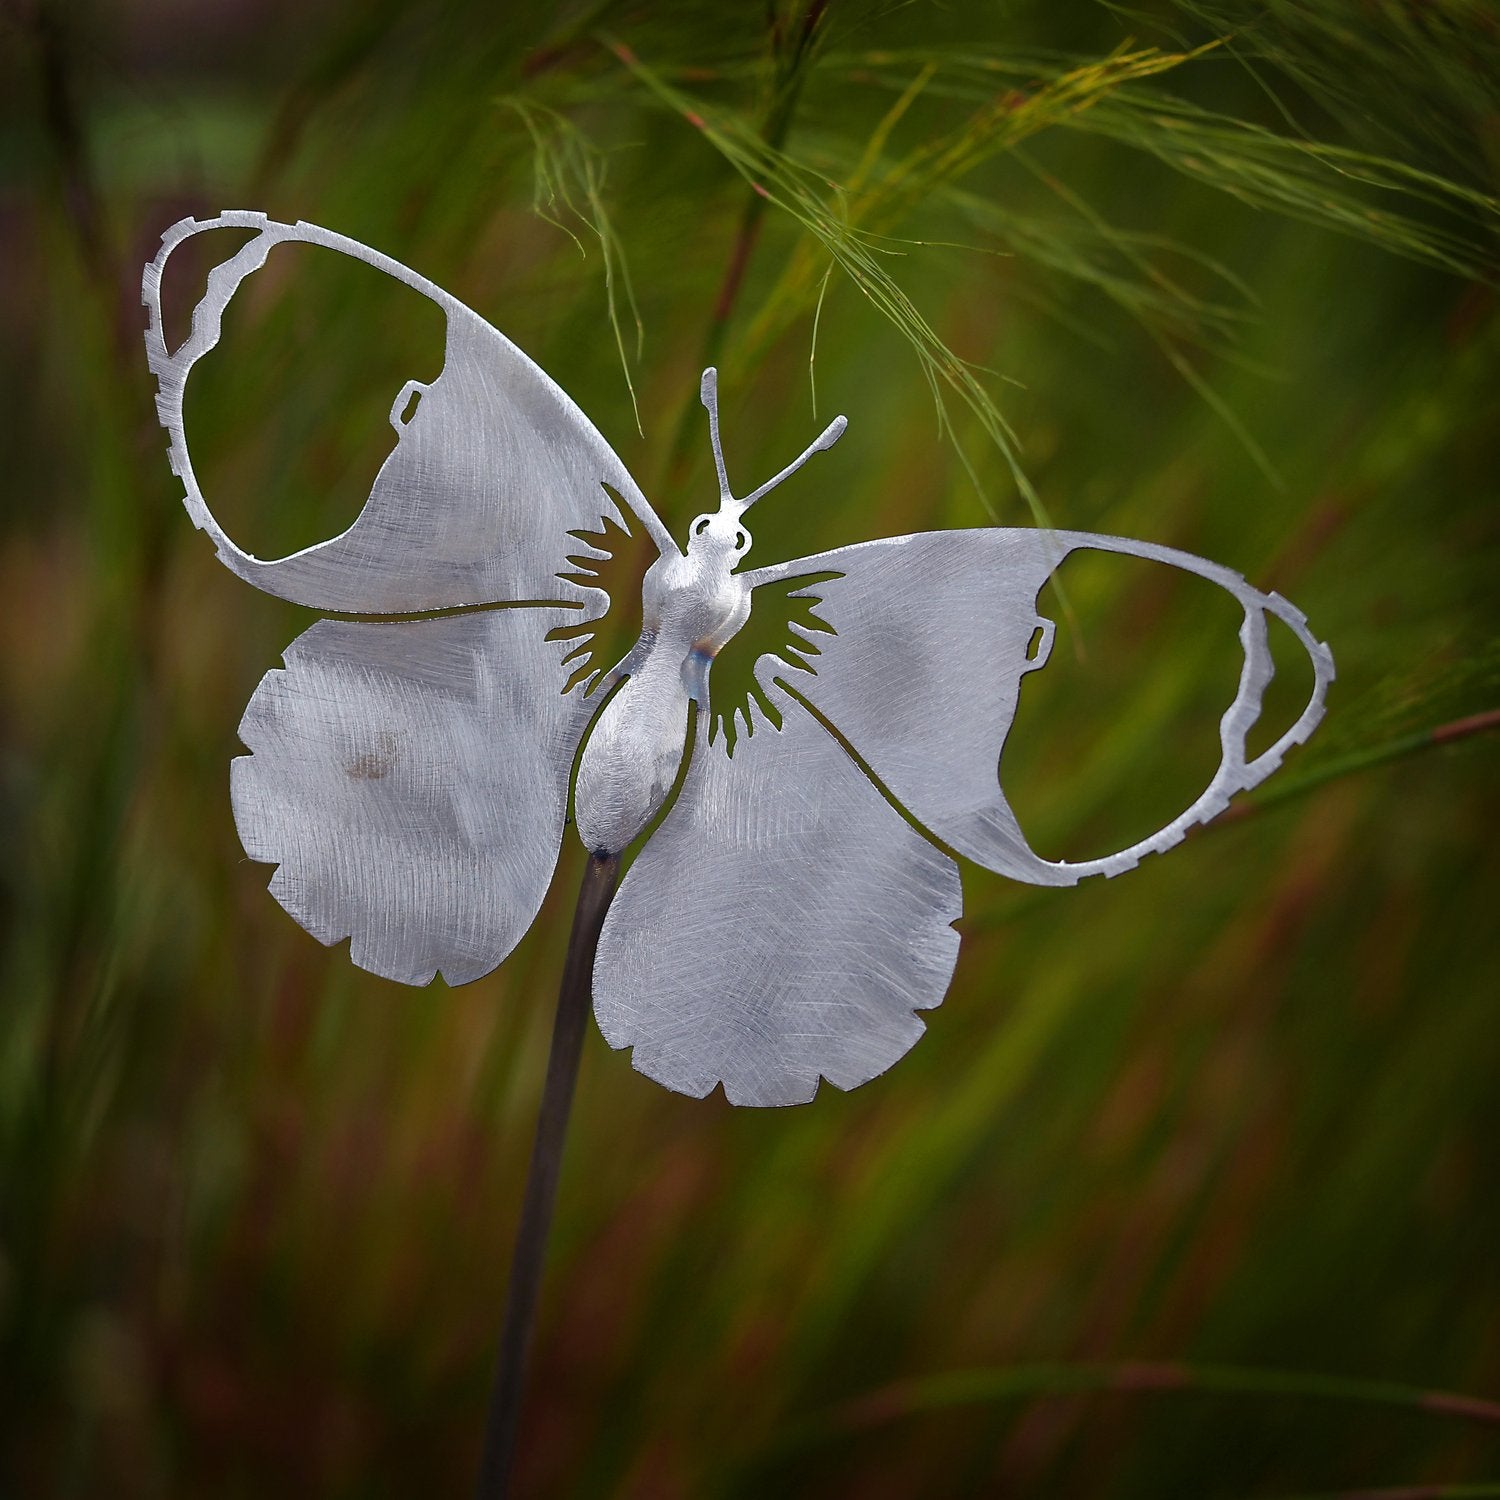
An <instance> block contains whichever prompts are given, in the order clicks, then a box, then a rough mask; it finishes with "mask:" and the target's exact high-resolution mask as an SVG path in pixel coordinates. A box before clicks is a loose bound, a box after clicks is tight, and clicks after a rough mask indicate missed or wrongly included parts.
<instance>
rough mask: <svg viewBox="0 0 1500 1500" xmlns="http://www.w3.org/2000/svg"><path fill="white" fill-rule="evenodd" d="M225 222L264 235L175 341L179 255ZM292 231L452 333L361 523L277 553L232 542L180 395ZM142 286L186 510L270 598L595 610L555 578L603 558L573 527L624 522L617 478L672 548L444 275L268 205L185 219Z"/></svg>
mask: <svg viewBox="0 0 1500 1500" xmlns="http://www.w3.org/2000/svg"><path fill="white" fill-rule="evenodd" d="M225 228H227V229H253V230H255V231H256V235H255V238H254V239H252V240H250V241H249V242H248V243H247V244H246V245H244V246H243V248H241V249H240V250H238V251H236V252H235V253H234V254H233V255H232V256H230V257H229V258H228V259H227V260H225V261H224V262H222V263H221V264H220V265H218V266H216V267H215V268H214V269H213V270H212V271H211V272H210V273H209V276H208V284H207V288H206V290H205V292H204V295H203V297H202V299H201V301H199V303H198V304H197V306H196V307H195V308H194V309H193V318H192V332H191V333H190V334H189V335H188V337H187V338H186V339H185V340H184V341H183V342H182V344H180V345H179V346H178V347H177V348H176V349H175V350H168V348H167V346H166V341H165V337H164V334H163V329H162V316H161V278H162V273H163V271H164V269H165V268H166V264H167V261H168V258H169V257H170V256H171V254H172V252H173V251H174V250H175V249H176V248H177V247H178V246H179V245H180V244H182V242H183V241H184V240H186V239H189V238H190V237H192V236H193V235H197V234H202V233H204V232H205V231H207V230H212V229H225ZM288 243H301V244H308V245H320V246H322V247H324V248H325V249H328V250H333V251H337V252H338V253H340V254H342V255H347V256H350V257H352V258H353V259H355V260H359V261H363V262H364V263H365V264H366V265H369V266H373V267H374V268H375V269H376V270H378V271H383V272H385V273H386V274H387V275H389V276H392V277H394V278H395V279H396V280H397V281H400V282H403V283H405V285H407V286H409V287H411V288H412V289H413V290H414V291H416V292H419V293H421V294H422V295H423V296H425V297H428V298H430V299H431V300H432V301H433V302H435V303H436V304H437V305H438V307H440V308H441V309H442V311H443V314H444V317H445V320H446V324H447V338H446V349H445V358H444V364H443V369H442V373H441V374H440V375H439V376H438V377H437V379H436V380H434V381H433V382H432V383H431V384H430V385H422V384H421V383H420V382H418V381H408V382H407V383H406V384H405V385H404V386H402V387H401V389H400V391H399V392H397V393H396V397H395V400H394V401H393V402H392V405H391V425H392V427H393V428H394V429H395V431H396V434H397V442H396V447H395V449H394V450H393V451H392V453H391V454H390V456H389V457H388V458H387V459H386V461H385V463H384V465H383V466H382V467H381V470H380V473H379V474H378V475H377V476H376V479H375V483H374V487H373V488H372V490H371V492H370V498H369V500H368V501H367V502H366V503H365V507H364V509H363V510H362V511H361V513H360V514H359V516H358V517H357V518H356V519H355V521H354V524H353V525H352V526H350V527H349V529H348V530H347V531H345V532H343V533H342V534H341V535H339V536H336V537H333V538H331V539H330V540H328V541H326V542H319V543H318V544H317V545H315V546H312V547H307V548H304V549H303V550H302V551H300V552H294V553H293V554H292V555H291V556H289V557H284V558H280V559H276V560H266V559H262V558H258V557H253V556H252V555H251V554H250V553H248V552H246V551H244V550H243V549H242V548H240V547H239V546H237V545H236V544H235V542H234V541H233V540H232V539H231V538H230V537H229V536H228V535H227V534H226V533H225V532H224V530H223V528H222V527H221V526H220V525H219V523H218V521H217V520H215V519H214V516H213V513H212V511H211V510H210V509H209V506H208V502H207V501H206V499H205V498H204V496H203V493H202V490H201V489H200V488H199V485H198V478H197V475H196V474H195V473H194V470H193V462H192V458H191V455H190V453H189V450H188V440H187V433H186V429H185V427H184V423H183V400H184V396H185V393H186V390H187V382H188V377H189V375H190V374H191V372H192V369H193V366H194V365H195V364H196V363H197V362H198V360H199V359H201V358H202V357H203V356H204V355H205V354H207V353H208V352H209V350H211V349H212V348H213V347H214V346H215V345H216V344H217V343H218V342H219V335H220V331H221V325H222V321H223V316H224V310H225V308H226V307H228V305H229V302H230V299H231V298H232V297H233V296H234V294H235V293H236V292H237V291H238V290H239V288H240V286H241V285H242V284H243V283H244V281H245V280H246V278H247V277H249V276H250V275H252V274H253V273H254V272H255V271H257V270H259V269H260V268H261V267H262V266H264V265H265V262H266V257H267V256H268V255H269V254H270V253H271V251H272V250H273V249H274V248H275V247H276V246H277V245H280V244H288ZM141 297H142V301H143V302H144V303H145V305H146V309H147V331H146V351H147V359H148V362H149V363H150V366H151V372H152V374H154V375H155V376H156V378H157V387H158V395H157V401H156V410H157V416H158V418H159V420H160V421H161V424H162V426H163V427H165V428H166V430H167V435H168V439H169V453H170V459H171V464H172V471H173V472H174V473H175V474H176V475H177V477H178V478H179V479H181V481H182V484H183V489H184V492H185V494H184V501H185V504H186V506H187V510H188V514H189V515H190V516H191V517H192V518H193V523H194V524H195V525H196V526H198V527H199V528H200V529H202V530H203V531H206V532H207V533H208V534H209V536H210V537H212V538H213V541H214V545H215V546H216V547H217V549H218V553H219V559H220V561H222V562H223V563H224V565H225V566H226V567H227V568H229V569H230V570H231V571H232V572H234V573H237V574H238V575H239V576H240V577H241V578H243V579H245V580H246V581H247V582H249V583H253V584H254V585H255V586H256V587H257V588H260V589H264V590H265V591H266V592H267V593H269V594H275V595H277V596H278V597H279V598H282V599H290V600H292V601H293V602H294V603H297V604H306V605H309V606H311V607H312V608H313V609H328V610H337V611H340V612H342V613H348V614H410V613H415V612H417V611H420V610H429V609H444V608H448V607H450V606H453V605H460V604H494V603H501V602H506V601H525V600H553V599H556V600H560V601H562V602H564V603H573V604H579V605H583V606H584V607H585V608H587V609H588V610H589V611H590V612H591V613H600V612H602V611H603V610H604V608H605V607H606V606H607V599H606V597H605V595H604V594H603V593H602V592H601V591H600V590H598V589H594V588H589V587H586V586H583V585H580V584H579V583H577V582H574V581H571V580H569V579H566V578H563V577H560V576H559V574H560V573H562V572H563V571H564V570H565V568H566V558H567V556H568V554H569V553H574V554H578V553H583V554H584V555H590V554H592V555H594V556H603V555H604V554H603V553H601V552H599V551H598V549H589V548H587V547H581V546H580V544H579V542H578V541H577V540H576V539H575V538H572V537H569V536H568V532H569V531H574V530H586V531H598V530H599V527H600V523H601V520H602V519H604V518H608V519H609V520H612V521H614V522H615V523H616V524H617V525H620V526H625V527H626V529H627V530H628V529H629V528H628V525H627V522H626V518H625V517H624V516H623V515H621V513H620V510H619V507H618V506H616V504H615V503H614V501H613V500H612V499H611V498H610V495H609V493H608V492H607V491H606V490H605V488H604V486H605V485H606V484H608V485H609V486H610V487H611V488H613V489H614V491H615V492H616V493H617V494H619V495H620V496H621V497H622V498H623V499H624V501H625V503H626V505H627V506H628V507H629V509H630V510H631V512H633V513H634V515H635V516H636V517H637V518H638V519H639V520H640V522H641V524H642V525H643V526H644V527H645V529H646V531H647V534H648V535H649V536H651V538H652V539H653V540H654V541H655V542H656V545H657V547H658V548H665V549H670V550H671V551H674V552H675V551H676V546H675V544H674V543H673V542H672V540H671V537H670V536H669V535H668V533H667V531H666V529H665V528H664V527H663V526H662V524H661V522H660V521H659V520H657V518H656V516H655V514H654V513H653V512H652V510H651V507H650V506H649V505H648V504H647V503H646V500H645V497H644V496H643V495H642V494H641V492H640V490H639V488H638V487H637V486H636V483H635V481H634V480H633V479H631V477H630V474H629V472H628V471H627V470H626V468H625V466H624V464H622V463H621V462H620V460H619V459H618V458H617V457H616V456H615V454H614V452H613V450H612V449H611V448H610V446H609V444H608V443H606V442H605V441H604V439H603V438H602V437H600V436H599V434H598V432H597V431H595V429H594V427H593V425H592V424H591V423H590V422H589V420H588V418H587V417H585V416H584V415H583V413H582V412H581V411H579V409H578V407H577V406H576V405H574V403H573V401H572V400H571V399H570V398H569V397H568V396H566V395H565V394H564V393H563V391H562V390H561V388H560V387H559V386H558V385H557V384H556V383H555V382H554V381H553V380H552V379H551V378H550V377H548V376H547V375H546V374H545V373H544V372H543V371H542V370H541V368H540V367H539V366H537V365H536V364H534V363H533V362H532V361H531V360H530V359H528V358H527V357H526V355H524V354H523V353H522V352H521V351H520V350H519V349H518V348H516V346H515V345H514V344H513V343H511V342H510V340H509V339H507V338H505V337H504V336H503V335H502V334H500V333H498V332H497V331H496V330H495V329H494V328H492V327H491V326H490V325H489V324H488V323H486V322H485V321H484V319H483V318H481V317H480V316H479V315H478V314H477V313H474V312H471V311H470V310H469V309H468V308H467V307H465V306H464V305H463V303H461V302H460V301H458V299H457V298H455V297H452V296H450V295H449V294H448V293H447V292H445V291H444V290H443V289H442V288H441V287H439V286H436V285H434V284H433V283H432V282H430V281H428V280H427V279H426V278H425V277H422V276H418V275H417V274H416V273H415V272H414V271H409V270H408V269H407V268H406V267H405V266H403V265H401V264H400V263H399V262H397V261H394V260H391V259H390V258H389V257H387V256H384V255H381V254H379V253H378V252H377V251H374V250H371V249H369V248H368V247H367V246H364V245H361V244H359V243H358V242H357V241H355V240H351V239H347V238H346V237H345V236H343V235H341V234H333V233H331V232H330V231H329V230H326V229H320V228H318V227H317V226H316V225H315V224H300V223H299V224H281V223H277V222H276V221H274V220H271V219H267V218H266V216H265V215H264V214H258V213H243V212H230V213H223V214H220V215H219V216H218V217H217V218H213V219H206V220H203V221H201V222H200V221H197V220H194V219H183V220H182V221H181V222H180V223H178V224H174V225H173V226H172V228H171V229H169V230H168V231H167V232H166V234H165V235H164V236H163V237H162V244H161V249H160V251H159V252H158V253H157V256H156V258H155V260H153V261H152V262H151V263H150V264H149V265H148V266H147V267H146V269H145V273H144V275H143V278H142V288H141ZM414 399H415V401H416V406H415V411H414V412H411V413H410V418H409V420H408V419H407V414H408V412H409V411H410V408H411V404H412V402H413V400H414Z"/></svg>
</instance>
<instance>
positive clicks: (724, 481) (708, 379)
mask: <svg viewBox="0 0 1500 1500" xmlns="http://www.w3.org/2000/svg"><path fill="white" fill-rule="evenodd" d="M698 399H699V400H700V401H702V402H703V405H704V409H705V410H706V411H707V412H708V438H709V441H710V442H711V443H712V444H713V445H714V468H715V469H717V470H718V472H719V503H720V504H721V505H722V504H726V503H731V502H733V500H734V496H733V495H731V494H730V493H729V475H728V473H727V472H726V471H725V469H724V445H723V443H721V442H720V441H719V372H718V371H717V370H716V369H715V368H714V367H713V366H712V365H710V366H709V367H708V368H707V369H706V370H705V371H704V372H703V381H702V384H701V385H700V386H699V387H698Z"/></svg>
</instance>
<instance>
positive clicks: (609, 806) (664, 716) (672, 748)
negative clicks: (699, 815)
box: [573, 652, 689, 854]
mask: <svg viewBox="0 0 1500 1500" xmlns="http://www.w3.org/2000/svg"><path fill="white" fill-rule="evenodd" d="M688 703H689V699H688V692H687V689H686V687H684V686H683V681H682V672H681V670H680V667H679V666H677V665H676V664H674V663H672V662H671V661H670V660H669V659H668V657H667V655H666V654H665V653H662V652H653V653H652V654H651V655H650V656H648V657H647V659H646V661H645V662H644V663H643V664H642V666H641V668H640V670H639V671H638V672H637V673H636V674H635V675H634V676H633V677H630V678H627V679H626V681H625V683H624V685H623V686H622V687H621V688H620V689H619V691H618V692H616V693H615V695H614V696H613V697H612V698H611V699H610V700H609V702H608V703H607V704H605V706H604V711H603V712H602V713H601V714H600V715H599V717H598V718H597V719H596V720H595V721H594V727H593V729H592V730H591V731H590V732H589V737H588V741H587V743H586V744H585V745H584V747H583V761H582V763H581V764H580V765H579V767H578V782H577V785H576V786H575V787H574V789H573V816H574V820H575V822H576V823H577V826H578V836H579V837H580V838H581V839H582V840H583V842H584V846H585V847H586V848H587V849H588V850H589V852H590V853H593V854H598V853H606V854H618V853H619V852H620V851H621V850H622V849H624V848H625V847H626V845H628V844H629V843H630V842H631V841H632V840H633V839H634V838H635V837H636V835H637V834H639V833H640V831H641V830H642V829H643V828H644V827H645V826H646V824H647V823H649V822H650V821H651V819H652V818H653V817H654V816H655V815H656V813H657V810H658V809H659V808H660V807H661V805H662V803H663V802H664V801H665V800H666V796H667V793H668V792H669V791H671V789H672V784H673V782H675V781H676V780H677V772H678V769H679V768H680V766H681V765H682V751H683V746H684V745H685V744H686V742H687V716H688Z"/></svg>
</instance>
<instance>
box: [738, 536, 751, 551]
mask: <svg viewBox="0 0 1500 1500" xmlns="http://www.w3.org/2000/svg"><path fill="white" fill-rule="evenodd" d="M749 545H750V538H749V537H747V536H746V535H745V533H744V532H743V531H737V532H735V534H734V550H735V551H736V552H743V551H744V550H745V548H746V547H748V546H749Z"/></svg>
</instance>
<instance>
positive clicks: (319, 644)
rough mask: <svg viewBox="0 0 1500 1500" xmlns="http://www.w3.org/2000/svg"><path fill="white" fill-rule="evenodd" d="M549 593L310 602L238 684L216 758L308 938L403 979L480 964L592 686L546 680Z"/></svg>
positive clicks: (527, 870)
mask: <svg viewBox="0 0 1500 1500" xmlns="http://www.w3.org/2000/svg"><path fill="white" fill-rule="evenodd" d="M573 617H574V612H573V611H571V610H567V609H496V610H480V611H474V612H471V613H467V614H460V615H449V616H445V617H443V618H439V619H434V620H402V621H395V622H375V621H359V620H322V621H320V622H319V623H318V624H316V625H314V626H313V627H312V629H310V630H308V631H306V632H305V633H304V634H302V635H300V636H299V637H298V638H297V639H296V640H295V641H293V642H292V644H291V645H290V646H289V647H288V648H287V650H286V653H285V657H284V659H285V662H286V667H285V669H284V670H281V671H273V672H268V673H267V674H266V676H265V678H264V679H263V680H262V682H261V684H260V686H259V687H258V688H257V689H256V690H255V694H254V696H253V697H252V698H251V699H250V704H249V707H248V708H247V709H246V710H245V717H244V720H243V721H242V722H241V724H240V738H241V739H242V740H244V742H245V744H246V745H247V746H248V747H249V749H250V750H251V752H252V753H251V754H250V755H245V756H241V757H240V758H239V759H237V760H236V761H234V762H233V764H232V766H231V778H230V788H231V797H232V801H233V804H234V818H235V824H236V826H237V827H238V829H239V834H240V840H241V842H242V843H243V844H244V846H245V852H246V853H247V854H248V855H249V856H250V858H251V859H255V860H262V861H264V862H266V863H268V864H275V865H277V866H279V868H278V869H277V871H276V874H275V876H274V877H273V878H272V880H271V887H270V888H271V893H272V894H273V895H274V896H275V897H276V899H277V900H278V901H279V902H280V903H281V904H282V905H283V906H284V907H285V908H286V909H287V911H288V912H290V913H291V914H292V916H293V917H295V918H296V919H297V921H298V922H300V923H301V924H302V926H303V927H305V928H306V929H307V930H308V931H309V932H310V933H312V935H313V936H314V937H316V938H317V939H318V940H319V941H320V942H323V943H336V942H338V941H339V940H341V939H342V938H345V937H347V938H349V939H350V943H349V955H350V957H351V958H352V959H353V960H354V962H355V963H356V964H358V965H359V966H360V967H361V968H363V969H368V970H370V971H371V972H372V973H374V974H380V975H383V976H384V977H385V978H387V979H396V980H400V981H401V982H402V983H403V984H426V983H428V981H430V980H431V979H432V978H433V976H434V974H435V973H437V972H439V971H441V973H442V975H443V977H444V978H445V979H446V980H447V981H448V983H449V984H463V983H466V982H467V981H469V980H471V979H477V978H479V977H480V975H482V974H487V973H488V972H489V971H490V970H491V969H493V968H494V967H495V966H496V965H497V964H498V963H500V961H501V960H502V959H503V958H505V956H506V955H507V954H508V953H509V952H510V951H511V949H512V948H514V947H515V945H516V944H517V943H518V942H519V941H520V939H521V937H522V936H523V935H524V934H525V932H526V930H527V928H528V927H530V926H531V923H532V920H533V919H534V918H535V916H536V913H537V909H538V908H539V907H540V906H541V903H542V898H543V896H545V895H546V892H547V886H548V884H549V882H550V881H551V879H552V871H553V868H554V867H555V865H556V863H557V855H558V849H559V846H560V844H561V840H562V830H563V822H564V818H565V816H566V813H567V803H568V780H569V777H570V776H571V774H572V769H573V756H574V753H575V751H576V749H577V746H578V741H579V738H580V736H581V735H582V733H583V731H584V728H585V727H586V726H587V723H588V720H589V717H590V716H591V715H592V713H593V711H594V709H595V707H596V706H597V702H598V700H597V699H594V698H588V697H586V696H585V693H584V689H583V688H582V686H579V687H576V688H574V689H573V690H572V691H571V692H569V693H566V694H564V693H563V692H561V691H560V689H559V683H560V682H561V681H562V680H564V679H565V678H566V676H567V669H566V667H565V666H563V663H562V658H563V657H564V656H565V655H566V654H567V653H568V652H569V651H570V650H571V649H572V646H571V644H570V643H569V642H566V641H558V640H552V641H549V640H547V639H546V636H547V632H548V631H549V630H552V629H554V628H555V627H556V626H558V625H559V624H562V623H565V622H566V621H568V620H570V619H571V618H573Z"/></svg>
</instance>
